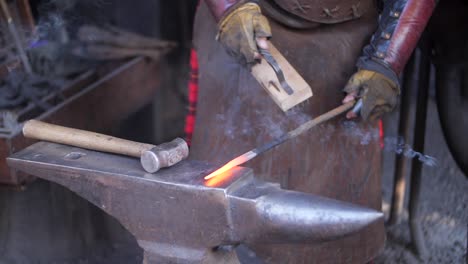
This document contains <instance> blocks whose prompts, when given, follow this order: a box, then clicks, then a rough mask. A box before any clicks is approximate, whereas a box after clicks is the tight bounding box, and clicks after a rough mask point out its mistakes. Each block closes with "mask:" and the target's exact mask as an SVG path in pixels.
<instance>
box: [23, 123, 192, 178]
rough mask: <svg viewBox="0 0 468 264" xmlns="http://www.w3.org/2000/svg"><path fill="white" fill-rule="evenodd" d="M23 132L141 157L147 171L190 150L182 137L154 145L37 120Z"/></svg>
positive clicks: (29, 136) (61, 142) (25, 134)
mask: <svg viewBox="0 0 468 264" xmlns="http://www.w3.org/2000/svg"><path fill="white" fill-rule="evenodd" d="M23 134H24V136H25V137H27V138H33V139H38V140H44V141H50V142H54V143H60V144H65V145H71V146H75V147H80V148H85V149H90V150H97V151H102V152H109V153H114V154H120V155H125V156H130V157H135V158H140V162H141V165H142V166H143V169H145V171H147V172H149V173H154V172H157V171H158V170H159V169H160V168H164V167H170V166H172V165H174V164H176V163H178V162H179V161H181V160H183V159H185V158H187V156H188V154H189V149H188V145H187V143H186V142H185V141H184V140H183V139H181V138H176V139H174V140H173V141H171V142H167V143H163V144H161V145H157V146H156V145H151V144H145V143H139V142H135V141H130V140H126V139H121V138H116V137H112V136H108V135H104V134H99V133H94V132H90V131H85V130H80V129H74V128H68V127H63V126H58V125H52V124H48V123H45V122H41V121H37V120H29V121H27V122H26V123H25V124H24V126H23Z"/></svg>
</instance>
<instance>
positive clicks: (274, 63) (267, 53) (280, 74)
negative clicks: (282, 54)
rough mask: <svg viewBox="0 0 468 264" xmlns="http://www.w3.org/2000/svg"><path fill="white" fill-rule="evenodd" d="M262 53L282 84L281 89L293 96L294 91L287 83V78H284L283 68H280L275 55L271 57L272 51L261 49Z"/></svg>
mask: <svg viewBox="0 0 468 264" xmlns="http://www.w3.org/2000/svg"><path fill="white" fill-rule="evenodd" d="M259 50H260V53H261V54H262V56H263V58H264V59H265V60H266V61H267V62H268V64H270V66H271V68H272V69H273V70H274V71H275V73H276V77H277V78H278V81H279V82H280V84H281V88H283V90H284V91H285V92H286V93H287V94H288V95H291V94H293V93H294V90H293V89H292V88H291V86H289V84H288V82H287V81H286V78H285V77H284V73H283V70H281V67H280V66H279V64H278V62H277V61H276V60H275V58H274V57H273V55H271V53H270V51H268V50H267V49H259Z"/></svg>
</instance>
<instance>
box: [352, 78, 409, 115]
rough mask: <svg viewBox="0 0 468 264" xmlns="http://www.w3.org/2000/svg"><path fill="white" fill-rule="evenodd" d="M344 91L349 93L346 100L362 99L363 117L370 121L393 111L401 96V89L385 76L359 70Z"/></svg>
mask: <svg viewBox="0 0 468 264" xmlns="http://www.w3.org/2000/svg"><path fill="white" fill-rule="evenodd" d="M344 91H345V92H346V93H348V96H347V97H346V98H348V97H350V96H351V97H361V98H362V108H361V116H362V118H363V119H364V120H369V121H374V120H376V119H378V118H379V117H380V116H381V115H382V114H384V113H387V112H390V111H392V110H393V109H394V108H395V105H396V104H397V101H398V96H399V95H400V89H399V87H398V85H397V84H396V83H395V82H393V81H392V80H390V79H389V78H387V77H385V76H384V75H383V74H380V73H378V72H374V71H369V70H359V71H358V72H356V73H355V74H354V75H353V76H351V78H350V79H349V81H348V84H346V87H345V88H344ZM346 98H345V100H344V101H346V100H347V99H346Z"/></svg>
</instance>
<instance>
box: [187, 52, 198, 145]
mask: <svg viewBox="0 0 468 264" xmlns="http://www.w3.org/2000/svg"><path fill="white" fill-rule="evenodd" d="M188 89H189V93H188V101H189V105H188V113H187V116H186V118H185V141H187V144H188V145H189V146H190V145H191V143H192V134H193V130H194V128H195V115H196V109H197V100H198V57H197V52H196V51H195V50H194V49H192V52H191V53H190V80H189V85H188Z"/></svg>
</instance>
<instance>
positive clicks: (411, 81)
mask: <svg viewBox="0 0 468 264" xmlns="http://www.w3.org/2000/svg"><path fill="white" fill-rule="evenodd" d="M416 68H417V63H416V58H415V57H414V55H413V56H412V57H411V58H410V60H409V62H408V65H407V66H406V69H405V73H404V78H403V84H402V89H401V103H400V121H399V124H398V135H399V136H401V137H403V140H404V142H410V137H411V132H412V131H411V130H410V127H411V121H412V119H411V118H410V117H411V116H412V113H413V112H412V111H411V104H412V103H413V102H415V101H416V90H417V80H415V75H414V74H415V73H416V72H417V69H416ZM409 167H410V160H409V159H407V158H406V157H404V156H403V155H397V156H396V158H395V175H394V180H393V195H392V202H391V208H390V216H389V219H388V224H389V225H394V224H397V223H399V222H400V218H401V214H402V213H403V208H404V201H405V193H406V182H407V181H406V173H407V171H408V168H409Z"/></svg>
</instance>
